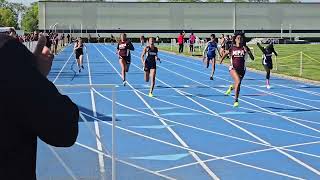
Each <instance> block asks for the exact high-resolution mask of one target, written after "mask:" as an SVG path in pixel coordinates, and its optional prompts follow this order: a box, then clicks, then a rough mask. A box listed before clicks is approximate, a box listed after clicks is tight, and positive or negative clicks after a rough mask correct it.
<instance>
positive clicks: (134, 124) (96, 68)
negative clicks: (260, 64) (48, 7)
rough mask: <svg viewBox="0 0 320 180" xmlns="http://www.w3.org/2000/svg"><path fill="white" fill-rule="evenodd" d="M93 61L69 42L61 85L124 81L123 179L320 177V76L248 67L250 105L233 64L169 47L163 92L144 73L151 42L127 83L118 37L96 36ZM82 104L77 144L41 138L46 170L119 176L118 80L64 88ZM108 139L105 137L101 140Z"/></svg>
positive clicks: (41, 174) (161, 73) (41, 163)
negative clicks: (109, 40)
mask: <svg viewBox="0 0 320 180" xmlns="http://www.w3.org/2000/svg"><path fill="white" fill-rule="evenodd" d="M87 47H88V54H87V53H85V55H84V63H85V70H84V71H83V72H82V73H80V74H76V71H77V67H76V64H75V60H74V55H72V47H71V46H68V47H67V48H65V49H64V50H63V51H62V52H60V54H59V55H58V56H57V57H56V58H55V62H54V65H53V68H52V72H51V73H50V75H49V79H50V80H51V81H53V82H54V83H55V84H56V85H75V84H116V85H119V86H118V87H117V92H116V102H117V106H116V111H117V129H116V156H117V158H118V161H117V165H116V167H117V179H121V180H122V179H132V180H144V179H145V180H153V179H182V180H202V179H203V180H205V179H268V180H270V179H273V180H274V179H320V118H319V117H320V109H319V108H320V86H316V85H311V84H306V83H301V82H297V81H292V80H286V79H279V78H275V77H273V78H272V81H271V83H272V84H271V85H273V86H272V89H270V90H267V89H266V88H265V87H264V83H265V82H264V75H263V74H258V73H253V72H250V71H249V72H247V74H246V76H245V79H244V81H243V85H242V89H241V94H240V98H241V99H240V107H239V108H237V109H235V108H233V107H232V104H233V98H232V97H226V96H224V94H223V93H224V91H225V90H226V89H227V87H228V85H229V84H230V82H231V78H230V77H229V74H228V69H227V67H226V66H217V71H216V76H215V79H214V80H213V81H210V80H209V74H210V69H205V68H204V67H203V64H202V63H201V62H200V61H196V60H194V59H192V58H188V57H184V56H179V55H172V54H168V53H163V52H161V53H160V55H159V56H160V58H161V59H162V63H161V64H159V63H158V69H157V77H158V79H157V81H156V87H155V91H154V95H155V97H154V98H149V97H147V94H148V91H149V83H145V82H144V81H143V71H142V67H141V63H140V58H139V57H140V53H141V51H142V48H141V47H139V46H138V45H137V44H136V45H135V47H136V50H135V51H134V52H132V55H133V56H132V64H131V67H130V72H129V74H128V76H127V77H128V82H129V83H128V85H127V86H126V87H123V86H122V85H121V83H122V81H121V78H120V76H119V74H118V73H119V71H120V66H119V63H118V60H117V56H115V53H114V52H115V46H111V45H108V44H87ZM61 91H62V92H63V93H64V94H67V95H68V96H69V97H71V98H72V100H73V101H74V102H75V103H77V105H78V106H79V108H80V111H81V118H80V120H79V121H80V123H79V126H80V132H79V137H78V139H77V142H76V144H75V145H74V146H73V147H71V148H66V149H64V148H54V147H51V146H48V145H46V144H44V143H43V142H41V141H40V140H39V143H38V159H37V163H38V164H37V175H38V179H40V180H42V179H46V180H47V179H55V180H56V179H90V180H91V179H111V160H110V151H111V90H110V89H106V88H104V89H103V88H94V89H91V90H90V89H89V88H71V89H61ZM99 140H101V143H100V141H99Z"/></svg>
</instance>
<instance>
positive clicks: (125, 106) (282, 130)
mask: <svg viewBox="0 0 320 180" xmlns="http://www.w3.org/2000/svg"><path fill="white" fill-rule="evenodd" d="M93 90H94V91H95V93H97V94H98V95H99V96H101V97H102V98H104V99H106V100H108V101H111V99H109V98H107V97H106V96H104V95H102V94H101V93H100V92H98V91H96V90H95V89H93ZM138 92H139V91H138ZM139 93H141V94H143V95H144V96H146V97H147V96H148V95H147V94H144V93H142V92H139ZM154 98H155V97H154ZM160 101H161V102H164V103H168V104H170V105H173V106H177V107H180V108H184V109H188V110H191V111H194V112H197V113H201V114H204V115H210V116H216V115H213V114H211V113H207V112H203V111H200V110H195V109H192V108H188V107H184V106H181V105H177V104H174V103H170V102H168V101H164V100H161V99H160ZM117 105H120V106H122V107H124V108H127V109H130V110H132V111H135V112H138V113H141V114H144V115H147V116H151V117H156V116H155V115H152V114H149V113H146V112H143V111H139V110H138V109H136V108H132V107H130V106H127V105H124V104H121V103H118V102H117ZM162 119H163V120H165V121H168V122H171V123H174V124H178V125H182V126H185V127H189V128H193V129H197V130H200V131H204V132H209V133H214V134H217V135H221V136H225V137H229V138H236V139H238V140H244V141H247V142H250V143H254V144H259V145H265V146H269V145H267V144H263V143H259V142H255V141H250V140H246V139H242V138H238V137H235V136H230V135H227V134H223V133H217V132H214V131H210V130H207V129H203V128H199V127H195V126H191V125H188V124H184V123H180V122H176V121H172V120H169V119H167V118H163V117H162ZM227 119H229V120H230V121H234V122H239V123H243V124H247V125H252V126H256V127H260V128H266V129H272V130H276V131H281V132H286V133H290V134H295V135H301V136H305V137H311V138H317V139H320V137H317V136H312V135H308V134H303V133H299V132H294V131H288V130H284V129H279V128H273V127H269V126H263V125H259V124H254V123H249V122H245V121H240V120H236V119H232V118H227Z"/></svg>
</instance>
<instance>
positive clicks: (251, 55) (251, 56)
mask: <svg viewBox="0 0 320 180" xmlns="http://www.w3.org/2000/svg"><path fill="white" fill-rule="evenodd" d="M244 48H245V50H246V51H247V53H248V54H249V56H250V58H251V59H252V60H254V56H253V54H252V52H251V50H250V48H249V47H248V46H244Z"/></svg>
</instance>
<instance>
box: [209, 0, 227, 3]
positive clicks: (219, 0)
mask: <svg viewBox="0 0 320 180" xmlns="http://www.w3.org/2000/svg"><path fill="white" fill-rule="evenodd" d="M207 2H221V3H222V2H224V1H223V0H207Z"/></svg>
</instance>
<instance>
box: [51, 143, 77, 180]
mask: <svg viewBox="0 0 320 180" xmlns="http://www.w3.org/2000/svg"><path fill="white" fill-rule="evenodd" d="M48 148H49V149H50V150H51V152H52V153H53V154H54V156H55V157H56V158H57V159H58V161H59V163H60V164H61V165H62V167H63V168H64V169H65V170H66V171H67V173H68V174H69V175H70V176H71V178H72V179H73V180H77V179H78V178H76V176H75V175H74V174H73V172H72V170H71V169H70V168H69V166H68V165H67V164H66V163H65V162H64V161H63V160H62V158H61V157H60V156H59V154H58V153H57V152H56V151H55V150H54V149H53V148H52V147H51V146H49V145H48Z"/></svg>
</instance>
